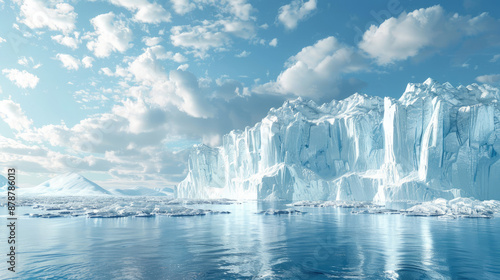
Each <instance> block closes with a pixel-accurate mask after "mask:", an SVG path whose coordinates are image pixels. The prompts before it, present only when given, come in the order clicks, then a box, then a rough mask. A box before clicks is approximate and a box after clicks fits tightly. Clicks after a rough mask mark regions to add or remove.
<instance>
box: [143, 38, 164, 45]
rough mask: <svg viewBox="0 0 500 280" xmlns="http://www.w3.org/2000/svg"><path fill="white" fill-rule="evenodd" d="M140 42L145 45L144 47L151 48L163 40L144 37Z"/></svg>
mask: <svg viewBox="0 0 500 280" xmlns="http://www.w3.org/2000/svg"><path fill="white" fill-rule="evenodd" d="M142 41H143V42H144V44H146V46H148V47H152V46H155V45H158V44H159V43H161V41H163V39H162V38H160V37H144V38H142Z"/></svg>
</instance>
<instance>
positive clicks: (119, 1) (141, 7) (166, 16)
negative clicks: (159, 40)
mask: <svg viewBox="0 0 500 280" xmlns="http://www.w3.org/2000/svg"><path fill="white" fill-rule="evenodd" d="M111 3H113V4H114V5H116V6H121V7H124V8H126V9H127V10H129V11H132V12H135V14H134V18H133V20H134V21H137V22H144V23H161V22H169V21H170V13H169V12H167V10H165V8H163V6H161V5H160V4H158V3H150V2H149V1H147V0H133V1H130V0H111Z"/></svg>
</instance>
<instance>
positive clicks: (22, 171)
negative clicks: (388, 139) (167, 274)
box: [0, 0, 500, 188]
mask: <svg viewBox="0 0 500 280" xmlns="http://www.w3.org/2000/svg"><path fill="white" fill-rule="evenodd" d="M441 2H443V3H440V1H398V0H388V1H333V0H331V1H328V0H308V1H303V0H283V1H278V0H275V1H264V0H259V1H247V0H218V1H216V0H169V1H156V2H155V1H153V0H109V1H100V0H96V1H80V0H73V1H67V2H63V1H59V0H14V1H8V0H0V118H1V119H2V120H1V121H0V168H1V169H2V170H6V169H7V168H11V167H15V168H17V170H18V174H19V175H18V185H19V186H21V187H31V186H35V185H37V184H39V183H41V182H43V181H45V180H47V179H49V178H51V177H53V176H56V175H59V174H62V173H66V172H77V173H80V174H82V175H84V176H86V177H87V178H89V179H90V180H93V181H95V182H96V183H98V184H100V185H101V186H103V187H122V188H123V187H125V188H126V187H134V186H147V187H172V186H175V185H176V184H177V183H178V182H180V181H181V180H182V179H183V178H185V176H186V173H187V158H188V155H189V151H190V147H192V146H193V145H196V144H201V143H203V144H206V145H209V146H217V145H220V144H221V139H222V136H223V135H224V134H226V133H228V132H229V131H231V130H233V129H244V128H245V127H246V126H253V125H254V124H255V123H256V122H258V121H260V120H261V119H262V118H263V117H265V116H266V114H267V112H268V111H269V109H270V108H272V107H279V106H281V105H282V104H283V102H284V101H286V100H289V99H295V98H297V97H299V96H300V97H302V98H305V99H312V100H314V101H315V102H317V103H323V102H329V101H331V100H333V99H343V98H345V97H348V96H350V95H351V94H353V93H355V92H359V93H364V94H368V95H373V96H388V97H391V98H399V97H400V96H401V94H402V93H403V91H404V89H405V88H406V84H407V83H410V82H413V83H420V82H423V81H425V80H426V79H427V78H428V77H431V78H433V79H435V80H437V81H439V82H445V81H448V82H450V83H451V84H453V85H454V86H459V85H468V84H471V83H489V84H491V85H493V86H499V84H500V68H499V66H500V3H498V1H493V0H492V1H472V0H466V1H441ZM0 173H6V171H5V172H4V171H0Z"/></svg>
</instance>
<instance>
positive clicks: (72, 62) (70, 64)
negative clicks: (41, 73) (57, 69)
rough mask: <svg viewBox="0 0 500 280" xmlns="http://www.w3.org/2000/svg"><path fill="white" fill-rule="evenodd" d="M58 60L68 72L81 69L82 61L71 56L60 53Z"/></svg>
mask: <svg viewBox="0 0 500 280" xmlns="http://www.w3.org/2000/svg"><path fill="white" fill-rule="evenodd" d="M56 58H57V59H58V60H59V61H61V62H62V64H63V67H64V68H66V69H68V70H78V68H80V60H78V59H77V58H74V57H72V56H71V55H69V54H63V53H58V54H57V55H56Z"/></svg>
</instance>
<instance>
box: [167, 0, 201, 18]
mask: <svg viewBox="0 0 500 280" xmlns="http://www.w3.org/2000/svg"><path fill="white" fill-rule="evenodd" d="M170 2H171V3H172V7H173V8H174V11H175V12H176V13H178V14H179V15H185V14H187V13H189V12H191V11H192V10H194V9H196V5H195V4H194V3H190V2H189V0H170Z"/></svg>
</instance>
